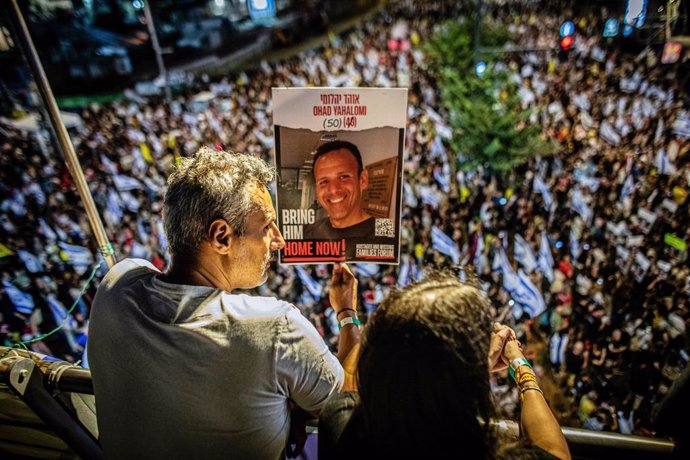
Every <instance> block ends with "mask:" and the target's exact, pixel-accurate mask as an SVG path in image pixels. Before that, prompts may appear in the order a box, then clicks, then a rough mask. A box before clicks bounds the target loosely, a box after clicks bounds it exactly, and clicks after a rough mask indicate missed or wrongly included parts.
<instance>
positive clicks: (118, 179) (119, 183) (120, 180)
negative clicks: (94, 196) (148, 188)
mask: <svg viewBox="0 0 690 460" xmlns="http://www.w3.org/2000/svg"><path fill="white" fill-rule="evenodd" d="M113 184H114V185H115V188H116V189H117V190H118V191H120V192H127V191H129V190H141V189H143V188H144V186H143V185H142V184H141V182H139V181H138V180H137V179H135V178H133V177H129V176H125V175H124V174H115V175H114V176H113Z"/></svg>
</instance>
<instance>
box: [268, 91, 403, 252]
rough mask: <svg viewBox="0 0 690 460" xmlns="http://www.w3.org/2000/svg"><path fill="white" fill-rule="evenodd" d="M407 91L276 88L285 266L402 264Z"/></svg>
mask: <svg viewBox="0 0 690 460" xmlns="http://www.w3.org/2000/svg"><path fill="white" fill-rule="evenodd" d="M406 115H407V90H406V89H404V88H392V89H380V88H274V89H273V123H274V136H275V159H276V169H277V171H278V189H277V196H276V206H277V208H278V226H279V227H280V231H281V232H282V234H283V238H284V239H285V247H284V248H283V249H282V250H281V251H280V262H281V263H287V264H293V263H294V264H309V263H324V262H345V261H354V262H373V263H381V264H398V262H399V260H400V206H401V198H402V197H401V193H402V163H403V148H404V139H405V122H406Z"/></svg>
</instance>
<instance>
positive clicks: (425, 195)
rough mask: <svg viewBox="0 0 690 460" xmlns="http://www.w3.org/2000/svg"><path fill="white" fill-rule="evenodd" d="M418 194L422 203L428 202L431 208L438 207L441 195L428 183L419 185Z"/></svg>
mask: <svg viewBox="0 0 690 460" xmlns="http://www.w3.org/2000/svg"><path fill="white" fill-rule="evenodd" d="M419 195H420V196H421V197H422V203H424V204H428V205H430V206H431V207H433V208H438V207H439V205H440V204H441V197H439V196H438V191H437V190H436V189H434V188H433V187H430V186H428V185H423V186H421V187H419Z"/></svg>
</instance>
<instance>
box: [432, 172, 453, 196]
mask: <svg viewBox="0 0 690 460" xmlns="http://www.w3.org/2000/svg"><path fill="white" fill-rule="evenodd" d="M445 166H446V165H444V167H443V168H440V167H438V166H437V167H435V168H434V179H436V183H438V185H439V186H440V187H441V190H442V191H443V193H450V170H449V168H446V167H445ZM447 169H448V170H447Z"/></svg>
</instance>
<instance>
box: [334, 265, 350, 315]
mask: <svg viewBox="0 0 690 460" xmlns="http://www.w3.org/2000/svg"><path fill="white" fill-rule="evenodd" d="M328 297H329V299H330V300H331V305H332V306H333V310H335V313H336V314H338V313H340V311H341V310H342V309H343V308H352V309H353V310H357V278H355V275H353V274H352V272H351V271H350V268H349V267H348V266H347V265H346V264H335V265H334V266H333V276H332V277H331V287H330V289H329V291H328Z"/></svg>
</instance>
